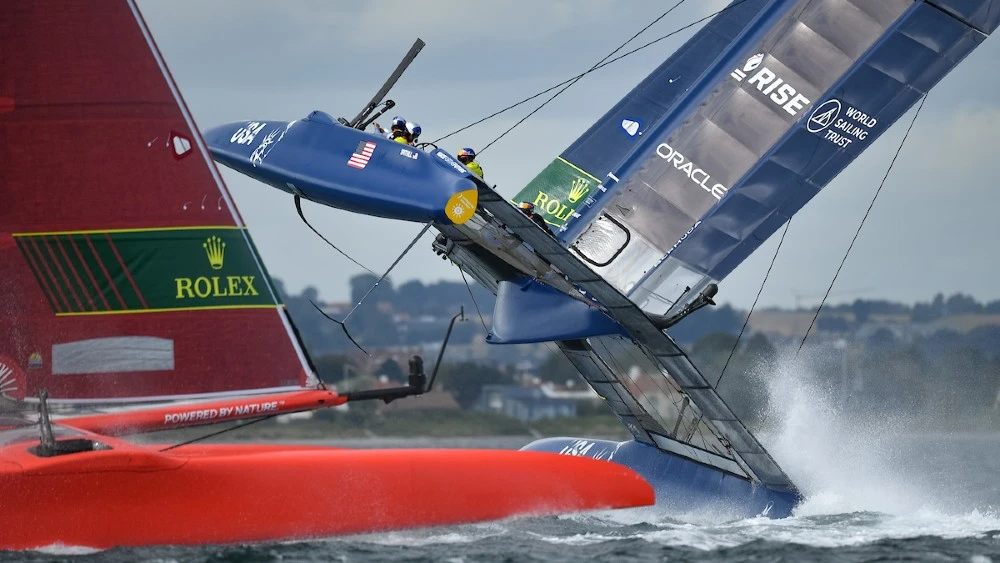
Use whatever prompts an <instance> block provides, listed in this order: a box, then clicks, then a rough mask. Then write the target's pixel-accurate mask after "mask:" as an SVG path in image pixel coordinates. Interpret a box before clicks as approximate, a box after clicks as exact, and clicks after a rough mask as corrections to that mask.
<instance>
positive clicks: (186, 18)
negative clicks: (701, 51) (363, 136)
mask: <svg viewBox="0 0 1000 563" xmlns="http://www.w3.org/2000/svg"><path fill="white" fill-rule="evenodd" d="M672 4H673V2H672V1H671V2H664V1H663V0H629V1H628V2H621V1H618V0H546V1H544V2H537V1H530V2H529V1H527V0H493V1H491V2H468V1H465V2H455V1H452V0H435V1H434V2H412V1H402V0H377V1H373V2H350V3H349V2H342V1H333V2H331V1H328V0H309V1H304V0H303V1H298V0H290V1H287V2H260V1H256V0H213V1H212V2H204V1H203V0H173V1H171V2H163V1H154V0H140V2H139V6H140V8H141V9H142V12H143V15H144V17H145V18H146V21H147V23H148V25H149V27H150V28H151V30H152V32H153V36H154V37H155V39H156V41H157V43H158V45H159V47H160V50H161V51H162V52H163V55H164V57H165V58H166V61H167V64H168V65H169V66H170V69H171V71H172V73H173V76H174V79H175V80H176V81H177V83H178V85H179V87H180V90H181V92H182V93H183V95H184V97H185V99H186V101H187V103H188V106H189V107H190V109H191V111H192V113H193V114H194V118H195V121H196V122H197V124H198V126H199V127H201V128H203V129H208V128H210V127H213V126H215V125H219V124H222V123H226V122H230V121H237V120H245V119H255V120H257V119H262V120H282V121H287V120H293V119H297V118H300V117H303V116H305V115H306V114H307V113H309V112H310V111H312V110H313V109H322V110H324V111H327V112H329V113H331V114H333V115H334V116H338V115H339V116H345V117H347V118H351V117H353V116H354V115H355V114H356V113H357V112H358V111H359V110H360V109H361V107H362V106H363V105H364V104H365V103H366V102H367V101H368V100H369V98H370V97H371V96H372V94H373V93H374V92H375V90H377V89H378V88H379V86H381V84H382V82H383V80H384V79H385V78H386V77H387V76H388V75H389V73H390V72H391V71H392V70H393V69H394V68H395V66H396V64H397V63H398V61H399V59H400V58H401V57H402V55H403V54H404V53H405V52H406V51H407V49H408V48H409V47H410V45H411V44H412V43H413V41H414V39H415V38H416V37H420V38H422V39H423V40H424V41H425V42H426V43H427V46H426V47H425V48H424V50H423V51H422V53H421V54H420V56H419V57H417V59H416V61H415V62H414V64H413V65H412V66H411V67H410V69H409V70H408V71H407V73H406V74H405V75H404V76H403V78H402V79H401V80H400V82H399V83H398V84H397V86H396V88H395V89H394V90H393V91H392V92H391V93H390V95H389V98H391V99H393V100H395V101H396V103H397V106H396V110H394V111H393V112H392V113H394V114H395V113H398V114H401V115H403V116H404V117H406V118H408V119H410V120H413V121H416V122H418V123H420V124H421V126H422V127H423V130H424V133H423V138H425V139H427V140H432V139H435V138H437V137H440V136H442V135H444V134H445V133H448V132H451V131H453V130H455V129H457V128H459V127H461V126H463V125H466V124H468V123H470V122H472V121H475V120H477V119H479V118H480V117H483V116H485V115H488V114H490V113H492V112H493V111H496V110H498V109H500V108H502V107H506V106H507V105H509V104H511V103H513V102H515V101H517V100H520V99H522V98H524V97H526V96H528V95H531V94H534V93H535V92H537V91H539V90H542V89H544V88H547V87H549V86H551V85H553V84H555V83H558V82H561V81H563V80H565V79H567V78H569V77H572V76H573V75H575V74H577V73H579V72H582V71H583V70H586V69H587V68H589V67H590V66H591V65H592V64H594V63H595V62H596V61H598V60H600V59H601V58H603V57H604V56H605V55H606V54H608V53H609V52H610V51H612V50H613V49H614V48H615V47H617V46H618V44H620V43H621V42H622V41H624V40H625V39H627V38H628V37H630V36H631V35H632V34H634V33H635V32H637V31H638V30H639V29H641V28H642V27H643V26H645V25H646V24H647V23H648V22H649V21H651V20H653V19H654V18H656V17H657V16H659V15H660V14H661V13H662V12H663V11H664V10H666V9H667V8H668V7H669V6H670V5H672ZM725 4H726V2H725V1H722V0H715V1H711V2H706V1H696V2H686V3H684V4H683V5H682V6H681V7H680V8H679V9H677V10H676V11H675V12H674V13H672V14H671V15H669V16H668V17H666V18H664V19H663V20H662V21H660V22H659V23H658V24H657V25H655V26H654V27H653V28H651V29H650V30H649V31H648V32H646V34H644V35H643V36H641V37H640V38H639V40H638V42H640V43H641V42H644V41H643V39H645V38H648V39H654V38H656V37H660V36H662V35H665V34H667V33H669V32H670V31H673V30H675V29H677V28H680V27H682V26H683V25H686V24H689V23H690V22H692V21H694V20H697V19H698V18H700V17H703V16H705V15H707V14H709V13H711V12H713V11H715V10H717V9H719V8H720V7H722V6H724V5H725ZM692 33H693V30H691V31H688V32H685V33H681V34H679V35H678V36H677V37H676V38H673V39H670V40H667V41H663V42H661V43H658V44H657V45H655V46H653V47H651V48H649V49H646V50H644V51H641V52H640V53H637V54H636V55H633V56H630V57H628V58H626V59H624V60H623V61H621V62H619V63H617V64H615V65H612V66H609V67H607V68H605V69H602V70H601V71H598V72H595V73H593V74H592V75H590V76H588V77H586V78H585V79H583V80H582V81H580V82H579V83H578V84H577V85H576V86H574V87H573V88H571V89H570V90H568V91H567V92H566V93H565V94H563V95H562V96H560V97H559V98H557V99H556V101H555V102H553V103H552V104H550V105H549V106H547V107H546V108H545V109H543V110H542V111H541V112H539V113H538V114H536V115H535V116H534V117H532V118H531V119H529V120H528V121H527V122H525V123H524V124H523V125H521V126H520V127H518V128H517V129H515V130H514V132H513V133H511V134H509V135H507V136H506V137H505V138H504V139H503V140H501V141H500V142H498V143H497V144H496V145H494V146H493V147H491V148H490V149H489V150H488V151H486V152H485V153H484V154H483V155H482V157H481V158H480V159H479V160H480V162H481V163H482V165H483V168H484V170H485V173H486V178H487V180H488V181H489V182H491V183H495V184H496V185H497V189H498V190H499V191H500V192H501V193H502V194H504V195H507V196H513V195H514V194H515V193H517V191H518V190H519V189H520V188H521V187H522V186H524V185H525V184H526V183H527V182H528V181H530V180H531V178H532V177H534V175H535V174H536V173H537V172H538V171H539V170H541V169H542V168H543V167H544V166H545V165H546V164H548V163H549V162H550V161H551V160H552V159H553V158H554V157H555V156H556V155H558V154H559V153H560V152H562V151H563V149H565V148H566V147H567V146H568V145H569V144H570V143H571V142H572V141H573V140H574V139H576V138H577V137H578V136H579V135H580V134H581V133H582V132H583V131H584V130H585V129H586V128H587V127H589V126H590V125H591V124H592V123H593V122H594V121H595V120H596V119H597V118H599V117H600V116H601V115H603V114H604V112H605V111H607V110H608V109H609V108H610V107H611V106H612V105H613V104H614V103H615V102H616V101H617V100H618V99H620V98H621V97H622V96H624V95H625V94H626V93H627V92H628V91H629V90H630V89H631V88H632V87H633V86H635V84H637V83H638V82H639V81H640V80H642V79H643V78H644V77H645V76H646V75H647V74H649V72H651V71H652V70H653V69H654V68H656V66H657V65H659V64H660V63H661V62H662V61H663V60H664V59H665V58H666V57H667V56H669V54H670V53H671V52H673V50H674V49H676V48H677V47H678V46H679V45H680V44H681V43H682V42H683V41H684V40H686V39H687V38H688V37H690V35H691V34H692ZM997 60H1000V40H998V39H996V38H992V39H988V40H987V41H986V42H985V43H984V45H983V46H982V47H980V48H979V49H978V50H977V51H975V52H974V53H973V54H972V55H971V56H970V57H969V58H968V59H967V60H965V61H964V62H963V63H962V64H961V65H960V66H959V67H958V68H957V69H956V70H955V71H953V72H952V73H951V74H950V75H949V76H947V77H946V78H945V79H944V80H943V81H942V83H941V84H939V85H938V87H937V88H935V89H934V90H933V92H932V93H931V95H930V97H929V98H928V101H927V104H926V105H925V107H924V110H923V112H922V113H921V115H920V118H919V120H918V121H917V124H916V126H915V127H914V129H913V132H912V133H911V134H910V137H909V140H908V141H907V143H906V146H905V147H904V149H903V152H902V154H901V155H900V157H899V159H898V161H897V162H896V165H895V168H894V170H893V172H892V174H891V175H890V177H889V181H888V182H887V184H886V187H885V188H884V189H883V191H882V194H881V195H880V196H879V200H878V202H877V203H876V204H875V208H874V209H873V210H872V213H871V216H870V217H869V219H868V222H867V223H866V224H865V227H864V229H863V230H862V232H861V236H860V238H859V239H858V242H857V244H856V245H855V248H854V250H853V251H852V253H851V255H850V257H849V258H848V261H847V264H846V265H845V267H844V270H843V272H842V273H841V275H840V278H839V279H838V282H837V285H836V286H835V288H834V290H833V294H832V296H831V301H832V302H842V301H853V300H854V299H855V298H858V297H863V298H886V299H892V300H898V301H905V302H913V301H918V300H928V299H930V298H931V297H932V296H933V295H934V294H935V293H936V292H939V291H941V292H945V293H946V294H947V293H952V292H957V291H963V292H965V293H968V294H971V295H973V296H974V297H976V298H977V299H979V300H984V301H985V300H993V299H1000V282H998V280H997V274H998V272H1000V266H998V261H1000V252H998V250H997V248H996V246H997V244H998V242H1000V221H998V220H997V216H998V205H997V203H998V202H1000V197H998V195H997V194H996V191H997V184H998V182H997V178H998V176H1000V150H998V147H1000V141H998V140H997V131H1000V90H998V88H1000V70H998V69H997V66H996V63H995V62H994V61H997ZM532 108H533V106H531V105H525V106H522V107H521V108H518V109H517V110H514V111H512V112H509V113H507V114H504V115H503V116H500V117H498V118H494V119H493V120H490V121H488V122H486V123H484V124H482V125H480V126H477V127H475V128H472V129H470V130H468V131H466V132H464V133H462V134H460V135H456V136H455V137H452V138H451V139H449V140H448V141H446V142H445V143H444V144H443V146H442V148H445V149H446V150H450V151H451V152H454V151H456V150H457V149H458V148H460V147H463V146H471V147H474V148H477V149H478V148H481V147H482V146H484V145H485V144H486V143H488V142H489V141H490V140H492V139H493V138H494V137H496V136H497V135H499V134H500V133H501V132H502V131H504V130H505V129H506V128H507V127H509V126H510V125H511V124H513V123H514V122H515V121H517V120H518V119H520V118H521V117H522V116H523V115H525V114H526V113H527V112H528V111H530V110H531V109H532ZM911 112H912V110H911ZM911 116H912V113H910V114H907V115H905V116H904V117H903V118H901V119H900V120H899V122H898V123H897V124H896V125H895V126H894V127H893V128H891V129H890V130H889V131H887V132H886V133H885V134H883V135H882V137H881V138H880V139H879V140H878V142H877V143H875V144H874V145H873V146H872V147H871V148H870V149H869V150H868V151H867V152H866V153H865V154H863V155H862V156H861V157H860V158H859V159H858V160H857V161H855V162H854V164H852V165H851V166H850V167H849V168H848V169H847V170H846V171H845V172H844V173H843V174H841V175H840V176H839V177H838V178H837V179H835V180H834V181H833V182H832V183H831V184H830V185H829V186H827V187H826V188H825V189H824V190H823V192H822V193H820V194H819V195H818V196H817V197H816V198H815V199H813V200H812V201H811V202H810V203H809V204H808V205H807V206H806V207H805V209H804V210H803V211H801V212H800V213H799V214H798V215H796V216H795V219H794V220H793V221H792V226H791V229H790V230H789V234H788V238H787V239H786V241H785V244H784V246H783V248H782V249H781V252H780V254H779V256H778V259H777V262H776V264H775V267H774V271H773V272H772V274H771V277H770V278H769V280H768V285H767V287H766V288H765V290H764V294H763V295H762V297H761V303H760V305H758V307H760V306H769V305H781V306H794V305H795V304H796V302H797V300H799V301H800V302H801V303H802V304H804V305H805V304H815V303H818V302H819V298H820V297H821V296H822V294H823V292H824V291H825V290H826V287H827V285H828V284H829V283H830V280H831V278H832V276H833V274H834V272H835V271H836V269H837V266H838V264H839V263H840V259H841V257H842V256H843V253H844V252H845V250H846V249H847V247H848V244H849V243H850V240H851V238H852V236H853V235H854V232H855V230H856V229H857V227H858V224H859V223H860V221H861V217H862V216H863V215H864V212H865V209H866V208H867V207H868V203H869V201H870V199H871V197H872V195H873V194H874V193H875V189H876V188H877V187H878V184H879V182H880V181H881V179H882V176H883V175H884V174H885V171H886V168H887V167H888V165H889V161H890V160H891V158H892V155H893V153H894V152H895V150H896V148H897V146H898V144H899V141H900V139H901V138H902V135H903V132H904V131H905V129H906V126H907V125H908V124H909V122H910V118H911ZM222 170H223V177H224V179H225V180H226V182H227V184H228V186H229V189H230V191H231V192H232V193H233V195H234V197H235V199H236V202H237V205H238V206H239V208H240V211H241V213H242V214H243V217H244V219H245V220H246V222H247V224H248V225H249V226H250V229H251V232H252V233H253V236H254V240H255V241H256V243H257V246H258V247H259V249H260V252H261V253H262V254H263V257H264V260H265V262H266V263H267V265H268V268H269V269H270V271H271V274H272V275H273V276H275V277H278V278H281V279H282V280H284V281H285V283H286V285H287V287H288V288H289V289H290V290H292V291H294V292H298V291H300V290H301V289H302V288H304V287H305V286H307V285H312V286H314V287H316V288H317V289H319V291H320V295H321V297H322V298H323V299H325V300H329V301H343V300H346V299H347V298H348V289H347V287H348V286H347V280H348V279H349V278H350V277H351V276H353V275H355V274H357V273H360V272H361V270H360V269H359V268H358V267H357V266H355V265H353V264H351V263H350V262H349V261H347V260H346V259H345V258H343V257H342V256H340V255H339V254H337V253H336V252H334V251H333V250H332V249H329V248H328V247H327V246H325V244H324V243H323V242H322V241H320V240H319V239H318V238H317V237H316V236H315V235H314V234H312V233H311V232H310V231H309V229H308V228H307V227H306V226H305V225H303V224H302V223H301V222H300V221H299V219H298V217H297V216H296V214H295V209H294V206H293V203H292V198H291V197H290V196H288V195H287V194H284V193H280V192H278V191H276V190H273V189H271V188H268V187H266V186H264V185H263V184H259V183H257V182H254V181H253V180H250V179H248V178H246V177H244V176H240V175H238V174H235V173H233V172H232V171H230V170H229V169H226V168H223V169H222ZM306 206H307V207H306V210H305V211H306V214H307V216H308V217H310V219H311V220H312V221H313V223H314V224H315V225H317V226H318V227H319V229H320V230H321V231H322V232H324V233H325V234H326V236H327V237H328V238H330V239H331V240H333V241H334V242H335V243H337V244H339V245H340V246H341V247H342V248H343V249H344V250H345V251H347V252H348V253H350V254H351V255H352V256H354V257H355V258H356V259H358V260H359V261H361V262H362V263H363V264H365V265H366V266H368V267H369V268H371V269H373V270H375V271H379V272H381V271H382V270H384V269H385V268H386V267H388V265H389V264H390V263H391V262H392V261H393V260H394V259H395V257H396V255H397V254H398V253H399V252H401V251H402V249H403V248H404V247H405V246H406V245H407V244H408V243H409V242H410V240H411V239H412V238H413V237H414V236H415V235H416V233H417V232H418V231H419V230H420V228H421V226H420V225H416V224H410V223H399V222H393V221H388V220H382V219H374V218H370V217H361V216H357V215H352V214H350V213H346V212H342V211H338V210H333V209H329V208H325V207H320V206H317V205H315V204H308V203H307V204H306ZM779 232H780V231H779ZM777 239H778V236H777V235H775V236H774V237H772V239H771V240H769V241H768V242H767V243H766V244H765V245H764V246H762V247H761V249H760V250H759V251H758V252H757V253H756V254H755V255H754V256H752V257H751V258H750V259H749V260H747V261H746V262H745V263H744V264H743V265H742V266H741V267H740V268H739V269H737V270H736V272H734V273H733V274H732V275H731V276H730V277H729V278H727V279H726V280H725V281H724V282H723V283H722V284H721V288H720V294H719V298H721V299H720V301H721V302H729V303H732V304H733V305H735V306H738V307H744V308H748V307H749V306H750V304H751V303H752V301H753V298H754V296H755V295H756V293H757V289H758V288H759V286H760V283H761V281H762V280H763V277H764V273H765V271H766V270H767V267H768V264H769V263H770V260H771V256H772V255H773V253H774V249H775V247H776V244H777ZM431 240H432V236H431V235H429V234H428V235H426V236H425V239H424V240H423V241H422V242H421V243H419V244H418V245H417V246H416V247H415V248H414V250H413V251H412V252H411V253H410V254H409V255H408V256H407V258H406V259H404V261H403V262H401V263H400V265H399V266H397V270H396V271H395V272H394V275H393V276H392V277H393V279H394V281H396V282H397V283H398V282H402V281H406V280H408V279H413V278H416V279H420V280H423V281H425V282H430V281H436V280H439V279H449V280H457V279H460V277H459V274H458V270H457V269H456V268H455V267H454V266H452V265H451V264H450V262H445V261H442V260H440V259H439V258H438V257H437V256H435V255H434V254H433V253H432V252H431V251H430V242H431Z"/></svg>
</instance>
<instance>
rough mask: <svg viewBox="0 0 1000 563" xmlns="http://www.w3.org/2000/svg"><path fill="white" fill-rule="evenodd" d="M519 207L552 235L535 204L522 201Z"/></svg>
mask: <svg viewBox="0 0 1000 563" xmlns="http://www.w3.org/2000/svg"><path fill="white" fill-rule="evenodd" d="M466 166H468V165H466ZM517 207H518V208H519V209H520V210H521V213H524V214H525V215H527V216H528V218H529V219H531V220H532V221H534V222H535V223H536V224H537V225H538V226H539V227H541V228H543V229H545V232H547V233H549V234H550V235H551V234H552V231H550V230H549V225H548V223H546V222H545V218H544V217H542V216H541V215H539V214H538V213H535V204H534V203H531V202H530V201H522V202H521V203H520V204H518V206H517Z"/></svg>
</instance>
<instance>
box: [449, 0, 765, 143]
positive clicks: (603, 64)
mask: <svg viewBox="0 0 1000 563" xmlns="http://www.w3.org/2000/svg"><path fill="white" fill-rule="evenodd" d="M743 2H746V0H738V1H736V2H733V3H732V4H730V5H728V6H726V7H725V8H723V9H721V10H718V11H716V12H713V13H711V14H709V15H707V16H705V17H703V18H700V19H697V20H695V21H693V22H691V23H689V24H687V25H685V26H682V27H679V28H677V29H675V30H673V31H671V32H670V33H668V34H666V35H664V36H662V37H659V38H657V39H654V40H652V41H649V42H648V43H645V44H643V45H640V46H639V47H636V48H635V49H632V50H631V51H628V52H626V53H622V54H621V55H619V56H617V57H615V58H613V59H609V60H607V61H605V62H603V63H599V64H597V65H594V66H593V67H591V68H590V69H589V70H587V71H586V72H583V73H581V74H578V75H576V76H573V77H571V78H568V79H566V80H564V81H562V82H560V83H558V84H555V85H553V86H550V87H548V88H546V89H545V90H542V91H541V92H538V93H536V94H532V95H531V96H528V97H527V98H525V99H523V100H521V101H519V102H517V103H514V104H511V105H509V106H507V107H505V108H503V109H501V110H499V111H496V112H493V113H491V114H490V115H487V116H486V117H483V118H481V119H478V120H476V121H474V122H472V123H470V124H468V125H466V126H464V127H460V128H458V129H456V130H454V131H452V132H451V133H448V134H447V135H445V136H443V137H440V138H438V139H435V140H434V141H433V142H435V143H439V142H441V141H443V140H445V139H447V138H448V137H451V136H452V135H457V134H459V133H461V132H462V131H465V130H466V129H469V128H472V127H475V126H476V125H479V124H480V123H483V122H484V121H488V120H490V119H493V118H494V117H496V116H498V115H500V114H502V113H505V112H507V111H510V110H512V109H514V108H516V107H518V106H520V105H522V104H526V103H528V102H530V101H531V100H534V99H535V98H537V97H539V96H542V95H544V94H547V93H549V92H551V91H553V90H555V89H556V88H559V87H561V86H564V85H566V84H570V83H575V82H576V81H578V80H579V79H580V78H582V77H584V76H586V75H587V74H590V73H591V72H594V71H596V70H600V69H602V68H604V67H606V66H608V65H611V64H614V63H616V62H618V61H620V60H622V59H624V58H625V57H628V56H629V55H634V54H635V53H638V52H639V51H642V50H643V49H646V48H648V47H651V46H653V45H655V44H656V43H659V42H660V41H663V40H665V39H669V38H671V37H673V36H674V35H677V34H678V33H681V32H682V31H686V30H688V29H690V28H692V27H694V26H696V25H698V24H700V23H702V22H704V21H706V20H709V19H712V18H714V17H715V16H717V15H719V14H721V13H723V12H725V11H727V10H730V9H732V8H735V7H736V6H739V5H740V4H742V3H743ZM678 4H679V3H678ZM676 7H677V6H674V8H676ZM674 8H670V10H673V9H674ZM670 10H668V11H667V13H670ZM665 15H666V14H664V16H665ZM662 17H663V16H661V18H662ZM657 19H659V18H657ZM654 23H655V22H654ZM647 28H648V26H647ZM643 31H645V29H644V30H643ZM639 33H642V32H641V31H640V32H639ZM638 35H639V34H636V36H638ZM634 38H635V37H633V38H632V39H634ZM632 39H629V41H632ZM629 41H626V42H625V43H624V44H622V46H621V47H619V48H618V49H615V52H617V51H618V50H620V49H621V48H622V47H624V46H625V45H626V44H628V42H629ZM612 54H614V53H612ZM560 93H561V92H560ZM553 97H554V96H553ZM549 101H551V99H549V100H548V101H546V102H545V103H546V104H547V103H548V102H549ZM542 105H545V104H542ZM538 109H541V106H539V108H537V109H536V110H535V111H538ZM535 111H533V112H531V113H535ZM530 116H531V114H528V116H525V118H524V119H527V118H528V117H530ZM524 119H522V120H521V121H524ZM521 121H519V122H518V123H517V124H515V127H516V126H517V125H518V124H520V123H521ZM508 132H509V131H508ZM506 134H507V132H504V135H506ZM502 136H503V135H501V137H502ZM497 140H499V137H497V138H496V139H494V140H493V141H492V142H490V144H493V143H495V142H496V141H497ZM487 146H489V145H487ZM479 152H482V151H479Z"/></svg>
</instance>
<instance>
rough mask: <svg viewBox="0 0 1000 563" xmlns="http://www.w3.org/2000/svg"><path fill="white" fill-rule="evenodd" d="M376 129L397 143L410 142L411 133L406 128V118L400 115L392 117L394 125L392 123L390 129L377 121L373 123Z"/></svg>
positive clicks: (405, 143)
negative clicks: (384, 127)
mask: <svg viewBox="0 0 1000 563" xmlns="http://www.w3.org/2000/svg"><path fill="white" fill-rule="evenodd" d="M372 125H374V126H375V129H376V130H377V131H378V132H379V133H382V134H384V135H385V136H386V138H387V139H391V140H393V141H396V142H397V143H403V144H404V145H408V144H410V133H409V132H408V131H407V130H406V120H405V119H403V118H402V117H400V116H398V115H397V116H396V117H393V118H392V125H390V130H389V131H386V130H385V129H383V128H382V126H381V125H379V124H378V123H377V122H376V123H373V124H372Z"/></svg>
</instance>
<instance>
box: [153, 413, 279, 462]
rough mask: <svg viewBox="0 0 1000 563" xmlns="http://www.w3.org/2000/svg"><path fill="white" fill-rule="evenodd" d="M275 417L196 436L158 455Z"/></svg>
mask: <svg viewBox="0 0 1000 563" xmlns="http://www.w3.org/2000/svg"><path fill="white" fill-rule="evenodd" d="M276 416H278V415H277V414H269V415H267V416H264V417H261V418H255V419H254V420H251V421H250V422H244V423H243V424H237V425H234V426H230V427H229V428H223V429H222V430H217V431H215V432H210V433H208V434H205V435H203V436H198V437H197V438H191V439H190V440H187V441H185V442H181V443H179V444H174V445H172V446H167V447H165V448H163V449H162V450H160V453H163V452H167V451H170V450H172V449H174V448H179V447H181V446H186V445H188V444H193V443H195V442H200V441H202V440H207V439H209V438H212V437H214V436H218V435H220V434H225V433H226V432H232V431H233V430H239V429H240V428H244V427H246V426H250V425H251V424H257V423H258V422H261V421H264V420H269V419H272V418H274V417H276Z"/></svg>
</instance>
